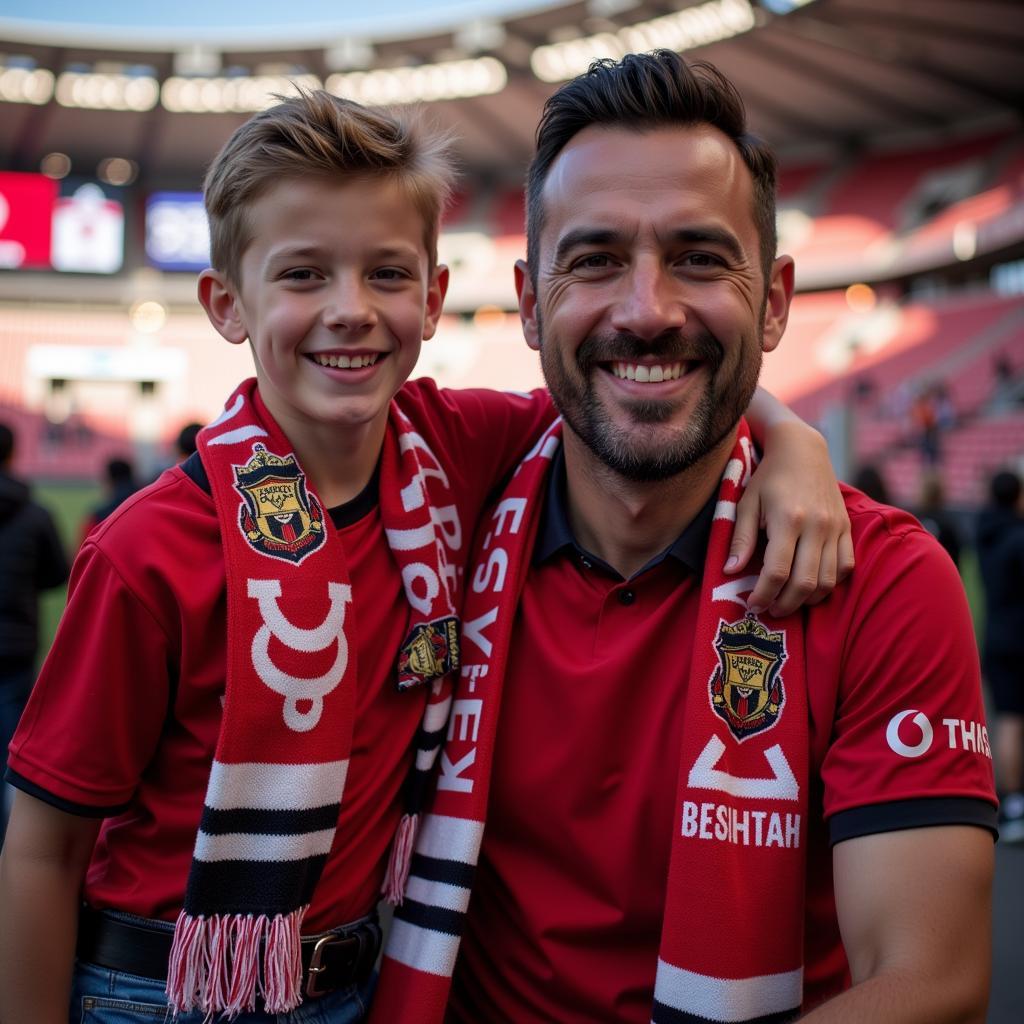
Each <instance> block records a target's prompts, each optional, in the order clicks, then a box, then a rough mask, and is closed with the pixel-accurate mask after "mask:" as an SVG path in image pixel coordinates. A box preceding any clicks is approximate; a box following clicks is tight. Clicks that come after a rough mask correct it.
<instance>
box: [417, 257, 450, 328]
mask: <svg viewBox="0 0 1024 1024" xmlns="http://www.w3.org/2000/svg"><path fill="white" fill-rule="evenodd" d="M447 294H448V268H447V267H446V266H445V265H444V264H443V263H439V264H438V265H437V266H436V267H435V268H434V273H433V276H432V277H431V279H430V281H429V282H428V283H427V296H426V303H425V304H424V307H423V340H424V341H426V340H427V339H428V338H432V337H433V336H434V332H435V331H436V330H437V322H438V321H439V320H440V319H441V310H442V309H444V297H445V296H446V295H447Z"/></svg>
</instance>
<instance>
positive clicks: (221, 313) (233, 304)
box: [197, 267, 249, 345]
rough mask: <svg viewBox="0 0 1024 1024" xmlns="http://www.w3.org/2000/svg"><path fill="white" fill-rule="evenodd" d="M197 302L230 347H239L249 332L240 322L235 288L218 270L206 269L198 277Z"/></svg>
mask: <svg viewBox="0 0 1024 1024" xmlns="http://www.w3.org/2000/svg"><path fill="white" fill-rule="evenodd" d="M197 290H198V292H199V301H200V303H201V304H202V307H203V309H205V310H206V315H207V316H208V317H209V318H210V323H211V324H213V326H214V327H215V328H216V329H217V333H218V334H219V335H220V336H221V337H222V338H225V339H226V340H227V341H230V342H231V344H232V345H241V344H242V343H243V342H244V341H245V340H246V339H247V338H248V337H249V331H248V330H247V329H246V326H245V324H244V323H243V322H242V317H241V313H240V309H239V306H240V304H239V302H238V298H237V296H236V294H235V288H234V286H233V285H232V284H231V282H230V281H228V279H227V278H226V277H225V276H224V274H222V273H221V272H220V271H219V270H213V269H212V268H210V267H207V269H206V270H204V271H203V272H202V273H201V274H200V275H199V281H198V284H197Z"/></svg>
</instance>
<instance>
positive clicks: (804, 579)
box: [725, 390, 854, 616]
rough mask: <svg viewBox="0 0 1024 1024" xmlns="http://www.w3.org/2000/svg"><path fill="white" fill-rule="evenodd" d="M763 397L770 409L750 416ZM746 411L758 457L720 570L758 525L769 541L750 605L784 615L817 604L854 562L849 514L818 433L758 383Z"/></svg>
mask: <svg viewBox="0 0 1024 1024" xmlns="http://www.w3.org/2000/svg"><path fill="white" fill-rule="evenodd" d="M760 396H764V397H763V398H762V397H760ZM769 401H770V402H771V403H774V406H773V411H772V413H771V417H766V416H764V415H762V416H761V417H760V418H754V410H755V408H757V409H758V411H759V412H762V413H763V412H764V410H763V409H761V408H760V406H761V405H763V404H764V403H766V402H769ZM775 407H777V408H778V409H781V410H782V414H779V413H777V412H776V411H774V410H775ZM748 415H749V416H750V417H751V425H752V427H753V428H754V431H755V433H757V434H759V439H760V441H761V444H762V447H763V449H764V457H763V458H762V460H761V463H760V465H759V466H758V467H757V469H756V470H755V472H754V474H753V476H752V477H751V479H750V484H749V486H748V487H747V490H746V492H745V493H744V495H743V497H742V499H741V500H740V503H739V505H738V506H737V509H736V528H735V530H734V532H733V540H732V547H731V548H730V551H729V559H728V561H727V562H726V565H725V571H726V572H728V573H733V574H734V573H737V572H739V571H740V570H742V569H743V568H744V567H745V566H746V564H747V563H748V562H749V561H750V558H751V556H752V555H753V553H754V549H755V548H756V546H757V538H758V533H759V531H760V530H761V529H763V530H764V531H765V533H766V534H767V537H768V545H767V547H766V549H765V554H764V565H763V568H762V569H761V575H760V577H759V578H758V581H757V585H756V586H755V587H754V590H753V592H752V593H751V595H750V598H749V601H748V605H749V607H750V609H751V610H752V611H755V612H758V611H762V610H764V609H765V608H767V609H768V610H769V611H770V612H771V614H772V615H776V616H782V615H788V614H789V613H790V612H792V611H795V610H796V609H797V608H799V607H800V605H802V604H805V603H806V604H817V602H819V601H821V600H822V599H823V598H824V597H826V596H828V594H829V593H831V592H832V590H833V589H834V588H835V585H836V584H837V583H838V582H840V581H841V580H843V579H845V578H846V577H847V576H848V575H849V574H850V572H851V571H852V570H853V561H854V559H853V538H852V536H851V534H850V519H849V516H848V515H847V514H846V506H845V505H844V503H843V498H842V495H841V494H840V492H839V485H838V483H837V482H836V477H835V473H834V472H833V471H832V464H831V462H830V461H829V457H828V448H827V446H826V444H825V439H824V438H823V437H822V436H821V434H819V433H818V431H817V430H815V429H814V428H813V427H809V426H808V425H807V424H806V423H804V422H803V420H801V419H799V418H798V417H797V416H795V415H793V414H792V413H791V412H789V410H788V409H786V408H785V406H781V405H779V403H778V402H777V401H776V400H775V399H774V398H772V397H771V396H770V395H768V393H767V392H763V391H760V390H759V391H758V394H757V396H755V400H754V402H752V403H751V406H750V411H748Z"/></svg>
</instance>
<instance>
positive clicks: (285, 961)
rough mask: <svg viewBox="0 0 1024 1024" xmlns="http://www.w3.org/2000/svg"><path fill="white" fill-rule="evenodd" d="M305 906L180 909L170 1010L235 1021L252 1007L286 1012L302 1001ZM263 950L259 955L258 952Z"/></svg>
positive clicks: (170, 973) (169, 972) (169, 973)
mask: <svg viewBox="0 0 1024 1024" xmlns="http://www.w3.org/2000/svg"><path fill="white" fill-rule="evenodd" d="M305 913H306V907H300V908H299V909H298V910H293V911H292V912H291V913H290V914H277V915H276V916H275V917H274V918H272V919H271V918H268V917H267V916H266V914H260V915H258V916H254V915H252V914H213V915H210V916H204V915H199V916H198V917H193V916H192V915H191V914H187V913H186V912H185V911H184V910H183V911H182V912H181V913H180V914H179V915H178V920H177V922H176V924H175V926H174V943H173V945H172V946H171V956H170V960H169V962H168V969H167V1001H168V1003H169V1005H170V1007H171V1009H172V1010H173V1011H174V1014H175V1015H177V1014H179V1013H187V1012H189V1011H192V1010H202V1011H203V1012H205V1013H206V1014H207V1015H209V1017H211V1018H212V1015H213V1014H215V1013H222V1014H224V1016H225V1018H226V1019H227V1020H234V1019H235V1018H236V1017H237V1016H238V1015H239V1014H241V1013H243V1012H245V1011H247V1010H248V1011H252V1010H255V1009H256V996H257V994H258V995H260V996H261V997H262V999H263V1007H264V1009H265V1010H266V1011H267V1012H268V1013H287V1012H288V1011H290V1010H294V1009H295V1008H296V1007H297V1006H298V1005H299V1003H301V1002H302V991H301V989H302V947H301V938H300V929H301V927H302V919H303V917H304V916H305ZM261 954H262V955H261Z"/></svg>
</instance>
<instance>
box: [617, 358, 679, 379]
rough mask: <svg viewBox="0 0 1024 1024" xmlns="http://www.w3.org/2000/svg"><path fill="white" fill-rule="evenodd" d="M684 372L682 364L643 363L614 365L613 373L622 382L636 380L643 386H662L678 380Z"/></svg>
mask: <svg viewBox="0 0 1024 1024" xmlns="http://www.w3.org/2000/svg"><path fill="white" fill-rule="evenodd" d="M682 371H683V364H682V363H666V364H664V365H663V366H647V365H645V364H643V363H612V373H614V374H615V376H616V377H620V378H621V379H622V380H635V381H638V382H639V383H641V384H648V383H650V384H660V383H661V382H662V381H665V380H678V379H679V375H680V374H681V373H682Z"/></svg>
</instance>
